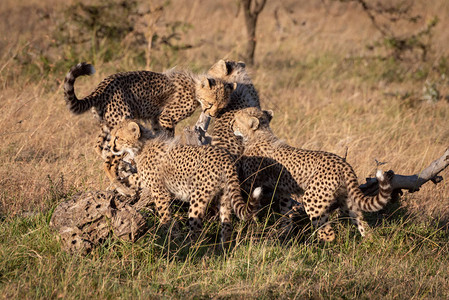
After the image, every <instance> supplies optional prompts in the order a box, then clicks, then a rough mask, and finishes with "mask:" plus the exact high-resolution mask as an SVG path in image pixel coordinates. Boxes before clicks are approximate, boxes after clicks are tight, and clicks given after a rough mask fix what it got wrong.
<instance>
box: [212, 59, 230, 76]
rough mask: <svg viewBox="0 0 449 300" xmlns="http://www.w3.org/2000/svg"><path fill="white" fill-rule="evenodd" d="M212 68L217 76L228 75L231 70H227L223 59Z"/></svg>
mask: <svg viewBox="0 0 449 300" xmlns="http://www.w3.org/2000/svg"><path fill="white" fill-rule="evenodd" d="M213 68H216V70H217V73H218V74H223V75H229V74H230V73H231V71H232V70H230V69H229V68H228V66H227V65H226V62H225V61H224V59H220V60H219V61H218V62H217V63H216V64H215V66H213Z"/></svg>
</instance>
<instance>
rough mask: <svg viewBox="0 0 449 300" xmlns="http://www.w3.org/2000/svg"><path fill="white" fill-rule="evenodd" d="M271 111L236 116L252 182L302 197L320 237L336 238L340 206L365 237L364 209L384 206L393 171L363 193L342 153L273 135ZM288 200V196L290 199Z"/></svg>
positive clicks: (248, 110)
mask: <svg viewBox="0 0 449 300" xmlns="http://www.w3.org/2000/svg"><path fill="white" fill-rule="evenodd" d="M271 118H272V112H269V111H262V110H260V109H258V108H246V109H243V110H241V111H239V112H237V113H236V114H235V120H234V123H233V130H234V133H235V135H237V136H241V137H243V143H244V146H245V150H244V156H243V161H242V164H243V167H242V169H243V172H244V176H245V178H248V179H249V180H248V182H251V183H253V184H255V186H258V185H262V184H264V186H265V185H271V187H272V188H274V189H275V190H276V193H277V195H278V196H280V197H281V198H284V199H288V198H290V197H291V196H299V195H301V194H303V195H302V204H303V205H304V209H305V211H306V213H307V215H308V216H309V218H310V220H311V221H312V224H313V225H314V226H317V227H318V228H319V229H318V236H319V238H320V240H323V241H332V240H334V239H335V233H334V231H333V229H332V227H331V226H330V224H329V223H328V217H329V213H330V212H331V211H332V210H334V209H336V208H339V209H340V210H341V211H342V212H343V213H345V214H347V215H348V216H349V217H350V218H351V220H352V222H353V223H354V224H355V225H356V226H357V228H358V230H359V232H360V234H361V235H362V236H365V225H366V224H365V222H364V221H363V216H362V211H366V212H374V211H378V210H380V209H382V208H383V207H384V206H385V205H386V204H387V202H388V201H389V199H390V196H391V192H392V186H391V179H392V176H393V172H392V171H389V172H386V173H383V172H382V171H380V170H378V171H377V173H376V177H377V180H378V181H379V194H378V195H376V196H372V197H369V196H365V195H363V193H362V191H361V190H360V189H359V188H358V183H357V176H356V175H355V173H354V171H353V169H352V167H351V166H350V165H349V164H348V163H347V162H346V161H345V159H343V158H341V157H340V156H338V155H336V154H333V153H328V152H324V151H311V150H304V149H299V148H294V147H291V146H289V145H287V144H285V143H284V142H282V141H280V140H279V139H278V138H276V137H275V136H274V134H273V133H272V131H271V129H270V127H269V122H270V120H271ZM286 201H287V200H286Z"/></svg>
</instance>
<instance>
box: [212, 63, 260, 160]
mask: <svg viewBox="0 0 449 300" xmlns="http://www.w3.org/2000/svg"><path fill="white" fill-rule="evenodd" d="M208 74H209V75H211V76H213V77H216V78H220V79H223V80H225V81H227V82H235V83H237V88H236V89H235V90H234V91H233V92H232V94H231V101H230V102H229V104H228V105H227V106H226V107H225V108H224V109H223V110H222V111H221V112H220V113H219V114H218V116H217V117H216V118H215V123H214V130H213V133H212V145H214V146H217V147H221V148H224V149H227V150H228V151H229V152H230V153H231V154H232V155H234V156H235V157H236V158H237V157H239V156H240V155H241V154H242V152H243V146H242V142H241V140H240V139H239V138H237V137H236V136H235V135H234V133H233V132H232V128H231V122H232V120H233V119H234V114H235V112H236V111H238V110H239V109H242V108H245V107H259V108H260V101H259V95H258V93H257V91H256V89H255V88H254V85H253V83H252V81H251V78H250V77H249V75H248V72H247V70H246V66H245V64H244V63H243V62H235V61H225V60H219V61H218V62H217V63H215V64H214V65H213V66H212V67H211V68H210V69H209V71H208Z"/></svg>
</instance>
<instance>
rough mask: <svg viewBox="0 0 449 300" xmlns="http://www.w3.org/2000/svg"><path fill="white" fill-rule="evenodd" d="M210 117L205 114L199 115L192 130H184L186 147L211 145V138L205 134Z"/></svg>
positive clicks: (188, 128)
mask: <svg viewBox="0 0 449 300" xmlns="http://www.w3.org/2000/svg"><path fill="white" fill-rule="evenodd" d="M209 123H210V117H209V116H207V115H206V114H205V113H201V115H200V117H199V118H198V121H196V124H195V125H194V126H193V128H190V127H186V128H184V136H185V140H186V144H188V145H199V146H202V145H207V144H210V143H211V140H212V137H211V136H210V135H208V134H207V128H209Z"/></svg>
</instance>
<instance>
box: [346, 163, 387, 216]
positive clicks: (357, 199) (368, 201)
mask: <svg viewBox="0 0 449 300" xmlns="http://www.w3.org/2000/svg"><path fill="white" fill-rule="evenodd" d="M393 175H394V173H393V171H388V172H385V173H383V172H382V171H381V170H377V172H376V178H377V181H378V183H379V192H378V193H377V195H376V196H365V195H364V194H363V193H362V191H361V190H360V189H359V187H358V183H357V179H356V178H355V174H354V173H353V172H352V173H351V175H349V176H348V177H347V179H346V181H347V186H348V195H349V197H350V198H351V199H353V201H354V203H355V204H356V205H357V206H358V207H359V208H360V210H362V211H365V212H375V211H379V210H381V209H382V208H384V207H385V205H386V204H387V203H388V201H389V200H390V198H391V193H392V191H393V187H392V185H391V180H392V178H393ZM354 182H355V184H354Z"/></svg>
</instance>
